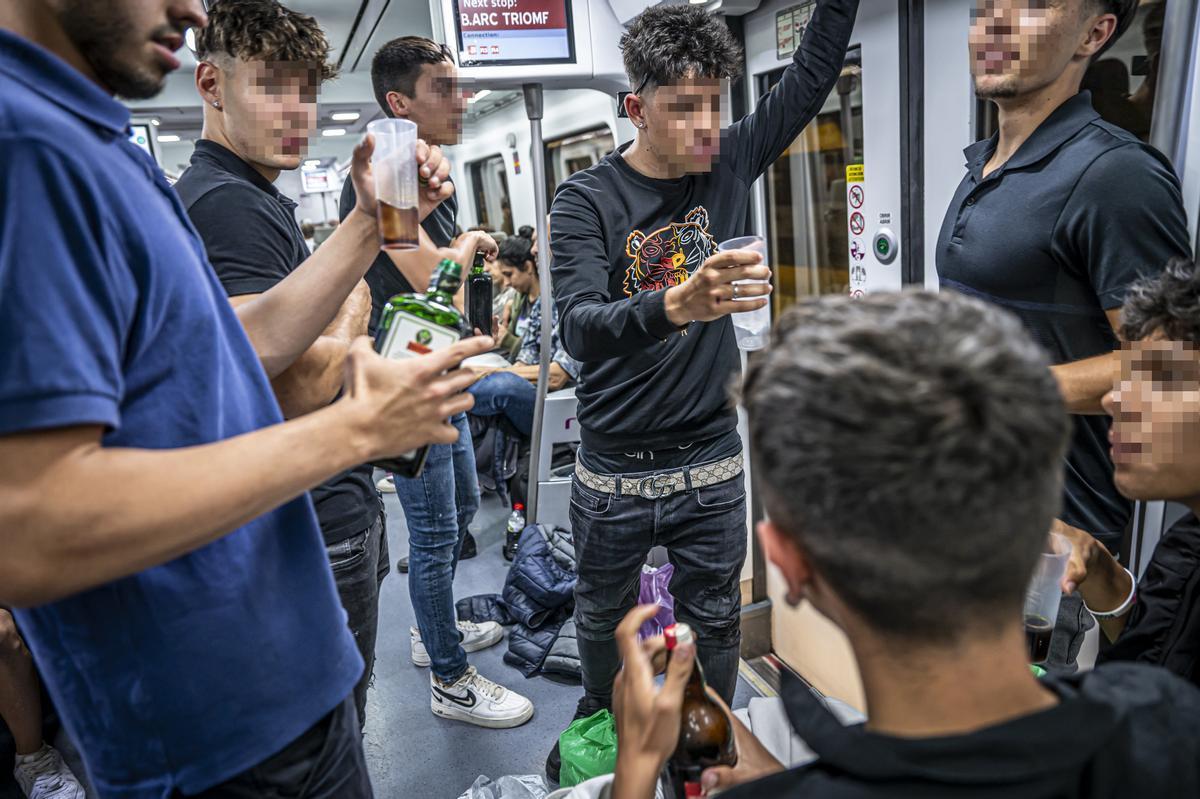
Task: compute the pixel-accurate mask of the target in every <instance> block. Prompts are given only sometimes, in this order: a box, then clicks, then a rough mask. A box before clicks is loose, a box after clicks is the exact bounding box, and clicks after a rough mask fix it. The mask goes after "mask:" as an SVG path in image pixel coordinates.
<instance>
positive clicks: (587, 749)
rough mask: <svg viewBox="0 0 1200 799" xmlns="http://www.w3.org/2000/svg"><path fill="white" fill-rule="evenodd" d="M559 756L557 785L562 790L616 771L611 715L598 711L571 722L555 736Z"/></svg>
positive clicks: (615, 743)
mask: <svg viewBox="0 0 1200 799" xmlns="http://www.w3.org/2000/svg"><path fill="white" fill-rule="evenodd" d="M558 752H559V755H560V756H561V757H562V769H561V770H560V771H559V779H558V784H559V785H560V786H562V787H563V788H569V787H570V786H572V785H578V784H579V783H581V782H583V781H584V780H590V779H591V778H592V777H599V776H600V775H601V774H612V773H613V771H614V770H615V769H616V768H617V728H616V723H615V722H614V721H613V715H612V713H610V712H608V711H607V710H600V711H598V712H596V713H593V714H592V715H590V716H588V717H587V718H586V719H579V720H578V721H573V722H571V726H570V727H567V728H566V729H565V730H563V733H562V735H560V736H558Z"/></svg>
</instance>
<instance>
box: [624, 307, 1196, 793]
mask: <svg viewBox="0 0 1200 799" xmlns="http://www.w3.org/2000/svg"><path fill="white" fill-rule="evenodd" d="M1047 365H1048V363H1047V358H1046V356H1045V353H1044V351H1043V350H1041V349H1040V348H1039V347H1038V346H1037V344H1036V343H1035V342H1034V340H1033V338H1032V337H1031V336H1030V335H1029V334H1028V333H1026V332H1025V331H1024V330H1023V329H1022V326H1021V323H1020V322H1019V321H1018V320H1017V319H1016V318H1015V317H1013V316H1011V315H1010V314H1008V313H1005V312H1004V311H1001V310H999V309H997V308H996V307H995V306H994V305H991V304H988V303H984V302H980V301H978V300H975V299H970V298H967V297H963V296H961V295H959V294H957V293H954V292H943V293H941V294H931V293H878V294H870V295H868V296H867V297H865V298H863V299H861V300H857V301H855V300H852V299H850V298H849V297H820V298H812V299H806V300H802V301H801V302H800V304H799V305H798V306H797V307H795V308H794V309H792V310H790V311H788V313H787V314H785V315H784V317H783V318H782V319H780V320H779V324H778V325H777V326H776V328H775V332H774V334H773V338H772V346H771V349H769V350H767V351H766V352H765V353H764V354H763V355H762V356H761V357H759V358H757V359H756V360H755V361H754V363H753V364H752V365H751V366H750V369H749V372H748V374H747V375H746V381H745V388H744V402H745V406H746V410H747V413H748V416H749V419H750V440H751V442H752V446H753V452H754V457H755V466H756V473H757V475H758V476H759V479H760V481H761V485H762V493H763V497H764V505H765V507H766V510H767V516H768V518H769V521H764V522H762V523H760V525H759V528H758V535H759V540H760V541H761V542H762V547H763V552H764V553H765V554H766V556H767V558H768V559H769V560H770V561H771V562H772V563H773V564H775V566H777V567H778V569H779V573H780V575H781V576H782V578H783V580H784V582H785V584H786V586H787V597H788V602H789V603H791V604H798V603H800V602H801V601H808V602H810V603H811V604H812V606H813V607H814V608H815V609H816V610H817V611H819V612H820V613H822V614H823V615H824V616H826V617H827V618H828V619H830V620H831V621H832V622H833V623H834V624H835V625H837V626H838V627H839V628H840V629H841V630H842V631H843V632H845V634H846V635H847V636H848V638H849V641H850V646H851V647H852V649H853V651H854V655H855V660H856V661H857V665H858V669H859V672H860V674H861V675H862V681H863V688H864V694H865V696H866V703H867V706H866V715H867V721H866V723H865V724H862V725H855V726H848V727H847V726H843V725H842V724H841V723H840V722H839V721H838V720H837V718H835V717H834V716H833V715H832V714H831V713H830V711H829V710H828V709H826V707H824V705H823V704H822V702H821V701H820V700H819V699H818V697H817V696H816V695H815V694H814V693H813V691H812V690H811V689H810V688H809V687H808V686H807V685H805V684H804V683H802V682H801V681H799V680H798V679H795V678H790V677H789V678H785V681H784V686H783V691H782V694H783V701H784V705H785V707H786V709H787V713H788V718H789V720H790V721H791V724H792V727H793V730H794V732H795V733H796V734H797V735H798V736H800V738H802V739H803V740H804V742H805V743H806V744H807V745H808V746H809V747H810V748H811V749H812V750H813V752H815V754H816V757H817V759H816V760H815V761H814V762H812V763H809V764H807V765H803V766H799V767H797V768H793V769H790V770H785V769H784V766H783V764H781V763H779V762H778V761H776V760H775V759H774V758H773V757H772V756H771V755H770V754H769V753H768V752H767V751H766V749H765V748H764V747H763V745H762V744H761V743H759V742H758V741H757V740H755V739H754V737H753V736H752V735H751V734H750V733H749V732H748V731H747V730H746V729H745V728H744V727H743V726H741V725H740V724H739V723H736V722H735V731H736V736H737V745H738V762H737V765H736V767H735V768H732V769H730V768H728V767H721V768H715V769H709V770H708V771H707V772H705V773H704V774H703V775H702V785H704V786H705V787H706V788H707V789H709V790H711V789H713V788H730V787H731V786H736V787H733V788H732V790H729V791H728V792H725V793H722V794H721V795H722V796H725V797H729V798H730V799H758V798H759V797H775V796H788V797H792V796H795V797H801V796H804V797H809V796H812V797H855V798H856V799H869V798H870V797H880V799H883V798H884V797H898V796H910V797H921V799H939V798H941V797H945V799H951V797H953V799H964V798H969V797H980V798H981V799H982V797H987V798H988V799H1009V798H1011V799H1030V798H1031V797H1046V798H1047V799H1049V797H1099V796H1105V797H1126V796H1172V797H1175V796H1178V797H1183V796H1200V692H1198V691H1197V690H1196V689H1195V688H1194V687H1193V686H1191V685H1189V684H1187V683H1186V682H1184V681H1183V680H1180V679H1179V678H1178V677H1176V676H1175V675H1172V674H1170V673H1169V672H1167V671H1165V670H1162V669H1159V668H1155V667H1153V666H1145V665H1134V664H1126V663H1120V664H1117V663H1114V664H1106V665H1102V666H1100V667H1099V668H1097V669H1096V670H1094V671H1091V672H1085V673H1082V674H1076V675H1071V676H1055V675H1050V676H1047V677H1044V678H1042V679H1040V680H1039V679H1038V678H1036V677H1034V676H1033V674H1032V672H1031V670H1030V668H1029V665H1028V648H1027V644H1026V636H1025V631H1024V624H1023V613H1022V610H1023V606H1024V599H1025V592H1026V588H1027V586H1028V584H1029V580H1030V577H1031V576H1032V574H1033V570H1034V567H1035V564H1036V563H1037V561H1038V559H1039V558H1040V557H1041V553H1042V552H1043V551H1044V548H1045V546H1046V536H1047V533H1048V531H1049V529H1050V526H1051V522H1052V520H1053V518H1054V515H1055V513H1056V512H1057V509H1058V505H1059V495H1060V491H1061V465H1060V464H1061V459H1062V456H1063V453H1064V452H1065V450H1066V445H1067V441H1068V432H1069V421H1068V417H1067V414H1066V409H1065V406H1064V403H1063V399H1062V396H1061V394H1060V392H1059V388H1058V384H1057V381H1056V380H1055V379H1054V377H1053V376H1052V375H1051V373H1050V372H1049V370H1048V369H1047ZM1192 367H1193V368H1194V367H1195V362H1194V360H1193V362H1192ZM864 431H869V434H864ZM1013 497H1020V498H1021V501H1020V502H1014V501H1012V499H1013ZM1000 540H1003V542H1004V543H1003V545H1002V546H998V545H997V541H1000ZM652 612H653V607H645V608H641V609H639V610H638V611H635V612H634V613H631V614H630V615H629V617H628V618H627V619H626V621H625V622H623V623H622V626H621V631H620V633H619V635H620V638H621V645H622V652H623V653H624V655H625V669H624V672H623V673H622V675H621V677H620V678H619V679H618V685H617V689H616V693H615V705H616V716H617V735H618V741H619V746H618V755H617V757H618V760H617V767H616V777H615V785H614V786H613V791H612V799H650V797H652V796H653V795H654V784H655V781H656V780H657V778H658V775H659V772H660V770H661V768H662V765H663V763H664V762H665V761H666V759H667V758H668V757H669V756H670V755H671V753H672V751H673V750H674V748H675V745H676V743H677V741H678V738H679V728H680V715H679V707H680V704H681V700H682V695H683V688H684V685H685V684H686V682H687V676H688V674H689V671H690V669H691V668H692V658H693V656H694V653H693V652H689V651H683V652H680V651H679V650H677V654H676V655H674V656H673V657H672V659H671V662H670V664H669V667H668V673H667V679H666V683H665V687H664V689H663V690H662V691H659V690H657V689H656V688H655V684H654V669H653V668H652V666H651V663H652V661H653V657H654V655H656V654H657V653H658V652H661V650H662V641H661V639H657V640H654V641H652V642H648V644H647V646H645V647H642V646H639V644H638V642H637V628H638V626H639V625H640V623H641V622H642V621H643V620H644V619H645V618H647V617H648V616H649V615H650V614H651V613H652Z"/></svg>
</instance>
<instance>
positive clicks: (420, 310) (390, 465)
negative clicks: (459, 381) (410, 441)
mask: <svg viewBox="0 0 1200 799" xmlns="http://www.w3.org/2000/svg"><path fill="white" fill-rule="evenodd" d="M461 285H462V266H460V265H459V264H457V263H455V262H454V261H451V260H450V259H448V258H443V259H442V261H441V263H439V264H438V267H437V269H436V270H435V271H434V273H433V278H432V279H431V280H430V281H429V288H428V289H427V290H426V291H425V293H424V294H397V295H396V296H395V297H392V298H391V299H390V300H388V303H387V305H385V306H383V313H382V315H381V316H380V318H379V330H378V331H376V334H375V350H376V351H377V352H378V353H379V354H380V355H382V356H383V357H385V358H393V359H401V358H415V357H417V356H418V355H428V354H429V353H431V352H434V351H435V350H440V349H444V348H445V347H448V346H450V345H451V344H453V343H454V342H456V341H458V340H459V338H461V335H462V314H461V313H459V311H458V309H457V308H455V307H454V295H455V294H456V293H458V288H459V286H461ZM428 455H429V447H428V446H425V447H421V448H420V449H416V450H412V451H411V452H405V453H403V454H401V455H397V456H395V457H393V458H385V459H383V460H378V461H375V462H374V465H375V466H378V467H379V468H380V469H384V470H385V471H388V472H392V473H393V474H395V475H397V476H399V477H416V476H417V475H419V474H420V473H421V469H423V468H424V467H425V459H426V457H428Z"/></svg>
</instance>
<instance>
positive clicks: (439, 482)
mask: <svg viewBox="0 0 1200 799" xmlns="http://www.w3.org/2000/svg"><path fill="white" fill-rule="evenodd" d="M451 422H452V423H453V424H454V426H455V427H456V428H457V429H458V441H456V442H455V443H453V444H448V445H447V444H439V445H436V446H434V447H432V448H430V450H429V458H428V460H426V461H425V470H424V471H423V472H421V475H420V476H419V477H414V478H412V479H410V480H406V479H403V478H399V477H397V478H394V479H395V483H396V495H397V496H398V497H399V499H400V505H401V506H402V507H403V508H404V520H405V522H406V523H407V524H408V595H409V598H410V599H411V600H412V606H413V615H415V616H416V617H417V629H418V630H420V631H421V640H422V642H423V643H424V644H425V648H426V649H427V650H429V659H430V661H432V666H433V674H434V676H435V677H437V678H438V679H439V680H441V681H442V682H454V681H455V680H457V679H458V678H459V677H461V676H462V674H463V672H465V671H466V670H467V653H466V652H464V651H463V648H462V645H461V636H460V635H459V632H458V626H457V625H458V619H457V617H456V616H455V611H454V585H453V583H454V571H455V569H456V568H457V567H458V553H459V549H460V547H461V546H462V542H463V539H464V538H466V535H467V525H469V524H470V523H471V519H473V518H475V511H477V510H479V483H478V482H477V481H476V479H475V449H474V447H473V446H472V444H471V431H470V430H469V429H468V427H467V416H466V414H459V415H458V416H455V417H454V418H453V419H451Z"/></svg>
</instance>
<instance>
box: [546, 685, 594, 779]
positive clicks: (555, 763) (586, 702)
mask: <svg viewBox="0 0 1200 799" xmlns="http://www.w3.org/2000/svg"><path fill="white" fill-rule="evenodd" d="M600 709H601V708H600V706H599V705H597V704H595V703H594V702H592V701H591V700H590V699H588V698H587V697H586V696H585V697H583V698H582V699H580V700H579V704H578V705H576V706H575V716H574V718H572V719H571V722H572V723H574V722H576V721H579V720H580V719H586V718H587V717H588V716H591V715H594V714H595V713H596V712H597V711H598V710H600ZM567 726H568V727H569V726H571V725H570V724H568V725H567ZM561 772H562V754H561V753H560V752H559V751H558V740H557V739H555V741H554V748H553V749H551V750H550V754H549V755H548V756H547V757H546V776H547V777H548V778H549V779H550V781H551V782H553V783H555V784H556V785H557V784H558V777H559V774H560V773H561Z"/></svg>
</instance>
